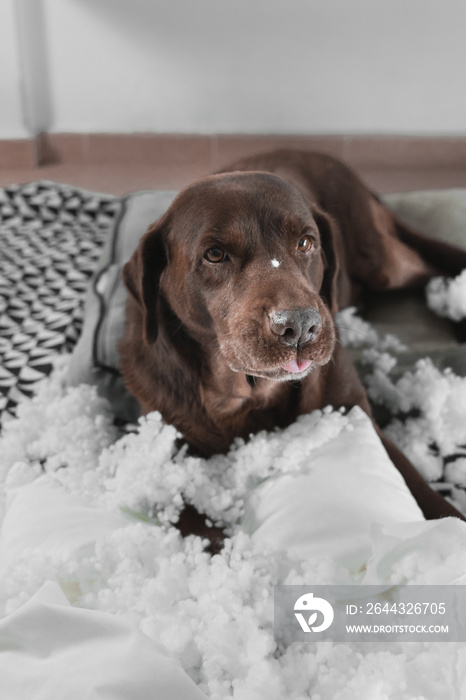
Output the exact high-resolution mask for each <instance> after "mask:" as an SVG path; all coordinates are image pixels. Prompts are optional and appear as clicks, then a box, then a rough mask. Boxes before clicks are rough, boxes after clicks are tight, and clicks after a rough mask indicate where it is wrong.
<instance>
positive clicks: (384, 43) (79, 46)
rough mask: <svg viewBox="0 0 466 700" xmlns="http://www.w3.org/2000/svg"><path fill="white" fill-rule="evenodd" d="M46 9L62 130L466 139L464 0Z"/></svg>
mask: <svg viewBox="0 0 466 700" xmlns="http://www.w3.org/2000/svg"><path fill="white" fill-rule="evenodd" d="M3 1H4V2H5V0H3ZM43 1H44V18H45V28H44V29H45V33H46V36H47V63H48V70H49V75H48V81H49V90H50V103H51V104H50V105H49V114H50V128H51V130H52V131H55V132H132V131H155V132H188V133H212V132H217V133H222V132H223V133H228V132H256V133H356V134H357V133H391V134H396V133H405V134H464V133H465V132H466V90H465V66H466V41H465V35H466V34H465V32H466V29H465V28H466V2H464V0H43ZM2 12H3V10H2ZM0 24H1V23H0ZM4 72H5V71H3V70H2V72H1V73H0V94H3V91H4V89H5V86H4V85H3V80H4V79H5V78H4V76H3V74H4ZM2 76H3V77H2ZM3 121H4V120H3V116H0V135H1V134H2V133H3V131H4V130H5V128H6V126H5V125H4V124H3Z"/></svg>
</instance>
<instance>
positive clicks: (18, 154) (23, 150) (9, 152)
mask: <svg viewBox="0 0 466 700" xmlns="http://www.w3.org/2000/svg"><path fill="white" fill-rule="evenodd" d="M38 164H39V161H38V152H37V142H36V139H1V140H0V169H2V170H6V169H12V170H20V169H22V168H24V169H28V170H31V169H33V168H36V167H37V166H38Z"/></svg>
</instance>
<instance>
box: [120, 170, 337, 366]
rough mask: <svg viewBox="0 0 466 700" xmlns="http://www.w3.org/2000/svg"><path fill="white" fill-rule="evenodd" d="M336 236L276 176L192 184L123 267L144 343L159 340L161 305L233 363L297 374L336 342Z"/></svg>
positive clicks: (325, 357) (324, 357) (234, 176)
mask: <svg viewBox="0 0 466 700" xmlns="http://www.w3.org/2000/svg"><path fill="white" fill-rule="evenodd" d="M337 236H338V231H337V230H336V227H335V224H334V223H333V221H332V220H331V219H330V218H329V217H328V216H327V215H326V214H324V213H323V212H321V211H319V210H318V209H317V208H316V207H315V206H313V205H311V203H310V202H309V201H307V200H306V198H305V196H304V195H303V194H301V192H300V191H299V190H298V189H297V188H296V187H294V186H293V185H291V184H289V183H288V182H286V181H285V180H283V179H282V178H280V177H278V176H276V175H272V174H269V173H262V172H234V173H227V174H222V175H213V176H210V177H208V178H205V179H203V180H200V181H198V182H196V183H194V184H193V185H191V186H189V187H187V188H186V189H184V190H183V191H182V192H181V193H180V194H179V195H178V197H177V198H176V199H175V200H174V202H173V203H172V205H171V207H170V208H169V210H168V211H167V213H166V214H165V215H164V217H163V218H162V219H160V220H159V221H158V222H157V223H156V224H154V225H153V226H152V227H151V228H150V229H149V230H148V231H147V233H146V234H145V236H144V237H143V239H142V240H141V243H140V245H139V247H138V248H137V249H136V251H135V253H134V254H133V256H132V258H131V260H130V261H129V262H128V263H127V264H126V265H125V268H124V270H123V278H124V281H125V284H126V286H127V288H128V290H129V292H130V293H131V295H132V296H133V297H134V299H136V301H137V302H138V303H139V305H140V308H141V312H142V318H143V339H144V342H145V343H147V344H152V343H154V342H155V341H156V339H157V332H158V324H159V322H160V304H161V303H162V302H163V303H164V304H168V306H169V308H170V309H171V312H172V313H173V314H175V315H176V316H177V317H178V319H179V321H180V323H181V324H183V325H184V327H185V329H186V331H187V332H188V334H189V335H190V336H191V337H193V338H194V339H195V340H196V341H197V342H199V343H201V344H202V346H203V347H204V348H205V349H206V350H207V352H208V353H211V354H212V355H213V354H214V353H219V354H220V356H221V357H223V359H224V361H225V362H226V363H227V364H228V365H229V367H230V368H231V369H232V370H234V371H236V372H243V373H245V374H247V375H252V376H256V377H265V378H267V379H273V380H288V379H301V378H303V377H304V376H306V374H308V373H309V372H310V371H311V370H312V369H313V367H315V366H319V365H323V364H325V363H327V362H328V361H329V359H330V357H331V355H332V352H333V348H334V343H335V328H334V323H333V318H332V311H335V310H336V306H335V305H336V292H335V289H336V285H337V276H338V255H337V254H336V249H337V244H336V242H335V238H336V237H337ZM174 342H175V341H174Z"/></svg>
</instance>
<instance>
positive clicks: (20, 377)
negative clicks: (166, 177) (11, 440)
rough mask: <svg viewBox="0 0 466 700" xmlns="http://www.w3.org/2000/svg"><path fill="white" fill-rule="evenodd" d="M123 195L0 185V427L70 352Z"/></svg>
mask: <svg viewBox="0 0 466 700" xmlns="http://www.w3.org/2000/svg"><path fill="white" fill-rule="evenodd" d="M120 206H121V204H120V199H119V198H118V197H113V196H111V195H105V194H96V193H93V192H88V191H85V190H80V189H77V188H75V187H71V186H68V185H61V184H56V183H52V182H46V181H44V182H34V183H31V184H27V185H11V186H10V187H6V188H4V189H0V425H1V424H2V423H4V422H5V421H6V420H8V419H9V418H10V417H13V416H14V415H15V412H16V407H17V405H18V404H19V403H20V402H21V401H22V400H23V399H24V398H26V397H30V396H32V394H33V393H34V387H35V384H36V383H37V382H38V381H39V380H40V379H42V378H43V377H44V375H47V374H48V373H49V372H50V371H51V369H52V360H53V358H54V357H55V356H56V355H58V354H60V353H63V352H69V351H70V350H71V349H72V348H73V346H74V344H75V343H76V341H77V339H78V337H79V334H80V331H81V326H82V322H83V310H84V299H85V291H86V286H87V282H88V279H89V277H90V276H91V274H92V272H93V270H94V268H95V265H96V263H97V260H98V258H99V255H100V250H101V247H102V244H103V242H104V241H105V238H106V236H107V233H108V231H109V229H110V228H111V226H112V224H113V221H114V219H115V216H116V214H117V213H118V211H119V209H120Z"/></svg>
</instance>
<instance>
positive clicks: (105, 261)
mask: <svg viewBox="0 0 466 700" xmlns="http://www.w3.org/2000/svg"><path fill="white" fill-rule="evenodd" d="M175 196H176V192H173V191H144V192H136V193H134V194H130V195H128V196H126V197H124V198H123V201H122V210H121V213H120V216H119V218H118V220H117V221H116V223H115V226H114V228H113V230H112V231H111V233H110V235H109V237H108V240H107V242H106V244H105V246H104V248H103V250H102V255H101V258H100V260H99V264H98V266H97V270H96V272H95V274H94V275H93V277H92V280H91V282H90V284H89V288H88V292H87V295H86V302H85V318H84V325H83V330H82V334H81V337H80V339H79V341H78V343H77V345H76V347H75V349H74V352H73V356H72V358H71V365H70V372H69V378H68V381H69V384H70V385H77V384H81V383H87V384H96V385H97V388H98V391H99V393H100V394H101V395H102V396H105V397H106V398H108V399H109V401H110V402H111V404H112V407H113V409H114V411H115V414H116V415H117V416H119V417H120V418H122V419H123V420H134V419H135V418H137V416H138V413H139V408H138V406H137V402H136V401H135V400H134V399H133V398H132V397H131V396H130V394H129V393H128V392H127V391H126V389H125V387H124V384H123V380H122V378H121V375H120V372H119V356H118V341H119V340H120V338H121V337H122V335H123V329H124V323H125V306H126V288H125V286H124V284H123V282H122V279H121V270H122V267H123V265H124V264H125V263H126V262H127V260H129V258H130V257H131V254H132V253H133V251H134V250H135V248H136V247H137V245H138V243H139V239H140V238H141V236H142V235H143V234H144V233H145V231H146V230H147V228H148V227H149V226H150V224H152V223H153V222H154V221H157V219H159V218H160V217H161V216H162V215H163V214H164V213H165V211H166V210H167V208H168V207H169V205H170V204H171V202H172V201H173V199H174V197H175Z"/></svg>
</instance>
